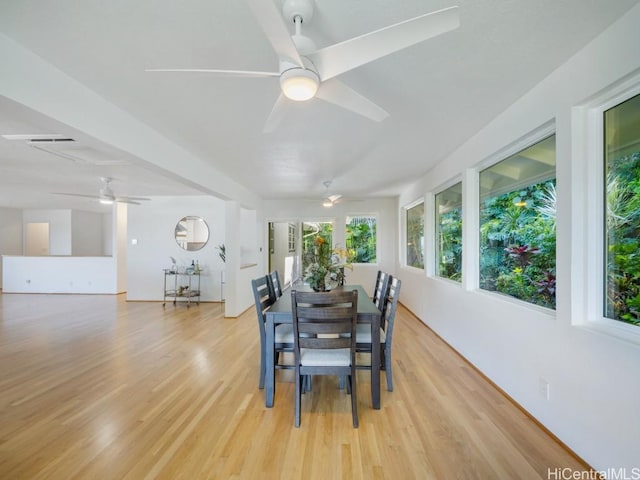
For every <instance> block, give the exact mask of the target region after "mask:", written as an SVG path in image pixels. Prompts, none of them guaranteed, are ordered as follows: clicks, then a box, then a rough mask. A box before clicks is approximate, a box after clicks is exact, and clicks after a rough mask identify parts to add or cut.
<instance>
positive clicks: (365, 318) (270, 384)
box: [265, 284, 380, 409]
mask: <svg viewBox="0 0 640 480" xmlns="http://www.w3.org/2000/svg"><path fill="white" fill-rule="evenodd" d="M292 290H297V291H304V292H311V291H313V290H312V289H311V287H309V286H308V285H305V284H294V285H293V286H292V287H290V288H288V289H287V290H285V291H284V292H283V294H282V296H281V297H280V298H278V299H277V300H276V301H275V302H274V303H273V305H271V307H269V309H268V310H267V311H266V312H265V315H266V325H265V329H266V344H267V345H270V346H271V347H270V348H267V351H266V364H267V365H266V368H267V372H266V379H265V403H266V406H267V407H268V408H271V407H273V402H274V397H275V391H276V381H275V371H276V369H275V349H274V348H273V345H274V341H275V339H274V335H275V326H276V325H278V324H283V323H293V318H292V314H291V311H292V309H291V291H292ZM335 290H338V291H339V290H346V291H352V290H356V291H357V292H358V323H363V324H367V325H371V342H372V345H379V344H380V310H378V307H376V305H375V304H374V303H373V301H372V300H371V298H369V295H368V294H367V292H366V291H365V289H364V288H363V287H362V286H361V285H342V286H338V287H335V288H334V289H333V290H332V291H335ZM371 352H372V353H371V403H372V405H373V408H374V409H379V408H380V348H372V349H371Z"/></svg>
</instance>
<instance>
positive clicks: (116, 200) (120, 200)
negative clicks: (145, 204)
mask: <svg viewBox="0 0 640 480" xmlns="http://www.w3.org/2000/svg"><path fill="white" fill-rule="evenodd" d="M114 202H118V203H127V204H129V205H142V204H141V203H140V202H135V201H133V200H131V198H122V197H116V198H115V200H114Z"/></svg>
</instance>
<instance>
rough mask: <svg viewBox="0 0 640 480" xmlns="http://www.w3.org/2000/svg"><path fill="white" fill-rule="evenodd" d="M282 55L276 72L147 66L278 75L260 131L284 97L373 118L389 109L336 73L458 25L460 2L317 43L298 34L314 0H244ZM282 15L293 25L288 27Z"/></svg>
mask: <svg viewBox="0 0 640 480" xmlns="http://www.w3.org/2000/svg"><path fill="white" fill-rule="evenodd" d="M245 1H246V3H247V4H248V5H249V7H250V9H251V11H252V13H253V15H254V16H255V17H256V19H257V21H258V22H259V23H260V26H261V27H262V30H263V31H264V33H265V35H266V36H267V39H268V40H269V42H270V43H271V45H272V46H273V49H274V50H275V51H276V53H277V54H278V56H279V58H280V66H279V69H278V71H277V72H261V71H243V70H218V69H197V68H161V69H158V68H154V69H146V71H147V72H196V73H212V74H218V75H228V76H241V77H280V87H281V89H282V93H281V94H280V96H279V98H278V99H277V101H276V103H275V105H274V106H273V109H272V110H271V113H270V114H269V117H268V118H267V121H266V123H265V127H264V131H265V132H271V131H273V130H274V129H275V128H276V126H277V125H278V124H279V122H280V120H281V119H282V117H283V114H284V106H285V103H286V99H287V98H288V99H291V100H296V101H305V100H309V99H311V98H313V97H318V98H320V99H322V100H325V101H327V102H329V103H332V104H334V105H337V106H339V107H342V108H345V109H347V110H350V111H352V112H355V113H357V114H359V115H362V116H364V117H366V118H369V119H371V120H374V121H377V122H380V121H382V120H384V119H385V118H386V117H387V116H388V115H389V114H388V113H387V112H386V111H385V110H384V109H382V108H381V107H379V106H378V105H376V104H375V103H373V102H372V101H371V100H369V99H367V98H365V97H363V96H362V95H360V94H359V93H358V92H356V91H355V90H353V89H351V88H350V87H348V86H347V85H346V84H344V83H342V82H340V81H339V80H337V79H336V78H335V77H336V76H338V75H340V74H342V73H345V72H347V71H349V70H353V69H354V68H357V67H360V66H361V65H364V64H366V63H369V62H372V61H374V60H377V59H378V58H381V57H384V56H385V55H389V54H391V53H394V52H397V51H399V50H402V49H404V48H407V47H410V46H412V45H415V44H417V43H420V42H422V41H424V40H427V39H429V38H432V37H435V36H437V35H440V34H442V33H445V32H448V31H450V30H453V29H455V28H458V27H459V26H460V19H459V17H458V7H457V6H453V7H449V8H445V9H442V10H438V11H435V12H431V13H427V14H424V15H420V16H418V17H414V18H411V19H409V20H405V21H403V22H400V23H396V24H394V25H390V26H387V27H384V28H381V29H379V30H375V31H373V32H370V33H366V34H364V35H360V36H358V37H354V38H351V39H349V40H345V41H343V42H340V43H337V44H335V45H331V46H328V47H325V48H321V49H319V50H318V49H316V46H315V44H314V43H313V41H312V40H311V39H310V38H308V37H305V36H304V35H302V33H301V29H302V23H303V22H307V23H309V21H311V18H312V17H313V8H314V5H313V0H285V2H284V4H283V7H282V15H281V14H280V12H279V11H278V8H277V7H276V5H275V4H274V3H273V1H272V0H245ZM285 20H286V21H291V22H293V24H294V25H295V34H294V35H291V34H290V33H289V30H288V27H287V24H286V23H285Z"/></svg>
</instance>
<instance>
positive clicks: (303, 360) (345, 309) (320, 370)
mask: <svg viewBox="0 0 640 480" xmlns="http://www.w3.org/2000/svg"><path fill="white" fill-rule="evenodd" d="M291 308H292V319H293V341H294V358H295V362H294V363H295V369H296V375H295V395H296V396H295V426H296V427H299V426H300V404H301V397H302V393H304V392H305V391H307V383H308V382H309V381H310V380H309V379H310V377H311V375H336V376H338V377H339V378H346V379H347V392H350V393H351V417H352V421H353V426H354V428H357V427H358V397H357V393H356V343H355V340H356V324H357V321H358V291H357V290H352V291H333V292H300V291H296V290H292V292H291Z"/></svg>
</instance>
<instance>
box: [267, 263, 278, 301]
mask: <svg viewBox="0 0 640 480" xmlns="http://www.w3.org/2000/svg"><path fill="white" fill-rule="evenodd" d="M267 280H269V292H270V294H271V297H272V298H273V299H274V300H273V301H274V302H275V301H276V300H277V299H278V298H280V297H281V296H282V283H280V275H279V274H278V271H277V270H274V271H273V272H270V273H269V275H267Z"/></svg>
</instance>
